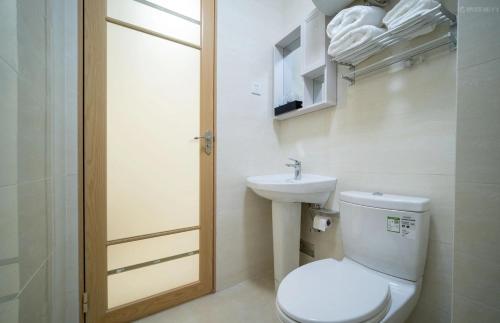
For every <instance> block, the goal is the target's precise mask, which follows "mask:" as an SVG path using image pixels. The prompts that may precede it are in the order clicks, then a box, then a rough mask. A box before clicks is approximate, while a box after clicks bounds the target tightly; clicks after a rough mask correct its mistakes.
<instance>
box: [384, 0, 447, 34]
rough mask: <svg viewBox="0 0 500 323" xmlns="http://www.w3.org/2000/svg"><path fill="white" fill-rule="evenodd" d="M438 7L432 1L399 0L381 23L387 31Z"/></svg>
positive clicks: (437, 3)
mask: <svg viewBox="0 0 500 323" xmlns="http://www.w3.org/2000/svg"><path fill="white" fill-rule="evenodd" d="M439 5H440V4H439V2H437V1H434V0H401V1H399V2H398V3H397V4H396V5H395V6H394V8H392V10H390V11H389V12H388V13H387V15H385V17H384V19H383V22H384V24H385V25H386V26H387V28H388V29H394V28H396V27H397V26H399V25H401V24H402V23H404V22H405V21H407V20H408V19H411V18H413V17H415V16H417V15H421V14H424V13H426V12H428V11H430V10H432V9H435V8H436V7H437V6H439Z"/></svg>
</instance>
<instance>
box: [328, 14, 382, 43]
mask: <svg viewBox="0 0 500 323" xmlns="http://www.w3.org/2000/svg"><path fill="white" fill-rule="evenodd" d="M384 16H385V11H384V9H381V8H379V7H375V6H354V7H351V8H347V9H344V10H341V11H340V12H339V13H338V14H337V15H336V16H335V17H333V19H332V21H330V23H329V24H328V26H327V27H326V34H327V35H328V37H330V39H331V40H332V41H335V40H338V39H340V38H341V37H342V36H344V35H345V34H346V33H348V32H349V31H351V30H353V29H354V28H357V27H360V26H363V25H372V26H377V27H378V26H381V24H382V18H384Z"/></svg>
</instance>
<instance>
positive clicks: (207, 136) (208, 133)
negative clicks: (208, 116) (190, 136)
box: [194, 130, 214, 155]
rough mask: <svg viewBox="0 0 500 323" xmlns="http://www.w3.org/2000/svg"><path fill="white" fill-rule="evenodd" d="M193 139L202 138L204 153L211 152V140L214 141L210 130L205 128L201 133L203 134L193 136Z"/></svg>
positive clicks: (208, 153)
mask: <svg viewBox="0 0 500 323" xmlns="http://www.w3.org/2000/svg"><path fill="white" fill-rule="evenodd" d="M194 139H195V140H198V139H203V140H204V142H205V154H207V155H210V154H211V153H212V147H213V141H214V135H213V134H212V131H210V130H207V131H205V133H204V134H203V136H200V137H194Z"/></svg>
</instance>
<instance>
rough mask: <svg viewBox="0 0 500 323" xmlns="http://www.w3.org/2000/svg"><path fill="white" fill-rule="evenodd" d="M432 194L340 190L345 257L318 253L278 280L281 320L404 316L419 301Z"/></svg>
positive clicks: (356, 322) (333, 322) (367, 320)
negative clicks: (320, 258)
mask: <svg viewBox="0 0 500 323" xmlns="http://www.w3.org/2000/svg"><path fill="white" fill-rule="evenodd" d="M429 204H430V200H429V199H427V198H419V197H409V196H400V195H389V194H382V193H378V192H377V193H370V192H343V193H341V194H340V226H341V232H342V241H343V245H344V253H345V257H344V258H343V259H342V260H335V259H323V260H318V261H314V262H312V263H309V264H307V265H304V266H302V267H299V268H297V269H295V270H294V271H292V272H290V273H289V274H288V275H287V276H286V277H285V278H284V279H283V281H282V282H281V284H280V286H279V288H278V293H277V296H276V309H277V314H278V317H279V319H280V320H281V321H282V322H284V323H372V322H373V323H375V322H385V323H400V322H401V323H402V322H404V321H405V320H406V319H407V318H408V317H409V316H410V314H411V312H412V310H413V309H414V308H415V305H416V304H417V301H418V298H419V296H420V289H421V286H422V279H423V271H424V265H425V259H426V255H427V242H428V235H429V217H430V213H429Z"/></svg>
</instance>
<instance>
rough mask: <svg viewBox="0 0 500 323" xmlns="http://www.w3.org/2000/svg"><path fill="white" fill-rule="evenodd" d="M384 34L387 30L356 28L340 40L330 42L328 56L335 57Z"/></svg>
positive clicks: (368, 26) (371, 27)
mask: <svg viewBox="0 0 500 323" xmlns="http://www.w3.org/2000/svg"><path fill="white" fill-rule="evenodd" d="M383 32H385V29H383V28H379V27H375V26H371V25H365V26H361V27H357V28H354V29H352V30H351V31H349V32H347V33H346V34H345V35H344V36H342V37H341V38H340V39H338V40H334V41H332V42H330V46H328V54H329V55H330V56H333V57H335V56H336V55H337V54H339V53H341V52H344V51H348V50H350V49H353V48H355V47H357V46H360V45H362V44H365V43H366V42H368V41H370V40H372V39H373V38H374V37H377V36H378V35H380V34H382V33H383Z"/></svg>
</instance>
